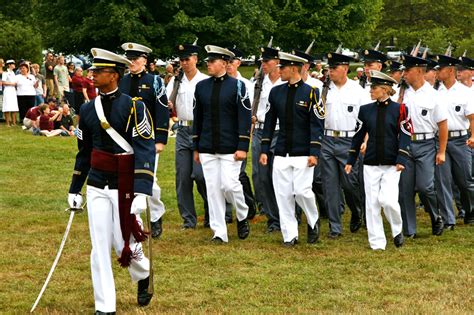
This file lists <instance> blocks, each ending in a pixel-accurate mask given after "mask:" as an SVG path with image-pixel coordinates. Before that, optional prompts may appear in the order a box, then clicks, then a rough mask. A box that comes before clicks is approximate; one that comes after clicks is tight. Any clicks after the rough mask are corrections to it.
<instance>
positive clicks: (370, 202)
mask: <svg viewBox="0 0 474 315" xmlns="http://www.w3.org/2000/svg"><path fill="white" fill-rule="evenodd" d="M399 180H400V172H397V170H396V168H395V166H392V165H379V166H372V165H364V187H365V217H366V220H367V233H368V236H369V244H370V247H371V248H372V249H385V246H386V245H387V240H386V239H385V232H384V230H383V220H382V211H381V208H383V212H384V214H385V218H387V221H388V222H389V224H390V228H391V230H392V237H395V236H397V235H398V234H400V233H401V232H402V216H401V212H400V204H399V203H398V182H399Z"/></svg>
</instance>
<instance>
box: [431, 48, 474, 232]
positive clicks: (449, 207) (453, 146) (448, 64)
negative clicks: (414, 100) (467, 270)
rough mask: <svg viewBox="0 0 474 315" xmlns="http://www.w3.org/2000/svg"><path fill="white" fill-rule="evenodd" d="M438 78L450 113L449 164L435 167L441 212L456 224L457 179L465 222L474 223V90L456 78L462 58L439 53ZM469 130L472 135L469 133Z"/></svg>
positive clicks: (442, 95)
mask: <svg viewBox="0 0 474 315" xmlns="http://www.w3.org/2000/svg"><path fill="white" fill-rule="evenodd" d="M438 63H439V66H440V70H439V73H438V78H439V80H440V81H441V82H442V84H441V85H440V87H439V90H438V94H439V95H438V96H439V99H440V102H441V104H442V105H443V106H444V107H445V108H446V109H447V112H448V145H447V147H446V153H447V154H446V163H444V164H443V165H440V166H438V167H437V169H436V176H437V180H436V183H437V194H438V201H439V206H440V209H441V214H442V216H443V219H444V220H445V223H446V225H447V227H449V228H451V227H452V226H454V225H455V224H456V218H455V215H454V208H453V193H452V190H451V185H450V184H451V182H452V180H454V181H455V183H456V185H457V186H458V187H459V192H460V194H461V203H462V205H463V209H464V210H465V211H466V214H465V217H464V223H466V224H472V223H474V212H473V211H474V180H473V177H472V153H471V148H472V147H474V98H473V97H472V96H473V94H472V91H471V90H469V88H468V87H467V86H465V85H463V84H462V83H459V82H457V81H456V68H455V66H456V65H457V64H458V63H460V60H458V59H456V58H453V57H449V56H444V55H439V56H438ZM468 129H470V133H471V136H469V135H468V131H467V130H468Z"/></svg>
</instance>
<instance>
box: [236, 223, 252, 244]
mask: <svg viewBox="0 0 474 315" xmlns="http://www.w3.org/2000/svg"><path fill="white" fill-rule="evenodd" d="M237 234H238V235H239V238H240V239H241V240H244V239H246V238H247V236H249V234H250V225H249V221H248V220H247V219H243V220H242V221H239V220H237Z"/></svg>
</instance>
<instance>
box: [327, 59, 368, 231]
mask: <svg viewBox="0 0 474 315" xmlns="http://www.w3.org/2000/svg"><path fill="white" fill-rule="evenodd" d="M327 57H328V64H329V77H330V79H331V82H330V84H329V86H328V89H329V90H328V92H327V98H326V101H325V100H324V90H323V95H322V98H323V102H325V106H326V117H325V120H324V139H323V144H322V147H321V162H322V165H321V176H322V179H323V189H324V197H325V199H326V211H327V213H328V218H329V228H330V231H329V234H328V237H329V238H331V239H337V238H339V237H340V236H341V235H342V219H341V214H342V213H341V204H342V203H343V196H342V193H341V188H342V189H343V190H344V195H345V197H346V201H347V205H348V206H349V208H350V210H351V211H352V216H351V222H350V231H351V232H353V233H355V232H357V231H358V230H359V229H360V227H361V225H362V220H361V215H362V207H363V205H362V199H361V198H362V196H361V187H360V184H359V162H356V164H355V165H354V167H353V170H352V172H351V173H350V174H346V173H345V172H344V167H345V165H346V162H347V158H348V152H349V149H350V146H351V141H352V137H353V136H354V135H355V128H354V126H355V125H356V118H357V115H358V113H359V108H360V107H361V106H362V105H364V104H366V103H365V101H366V100H367V97H366V93H365V91H364V89H362V87H361V86H360V85H359V84H358V82H356V81H354V80H350V79H348V77H347V73H348V71H349V63H350V62H351V61H354V59H353V58H351V57H348V56H345V55H342V54H338V53H330V54H328V56H327Z"/></svg>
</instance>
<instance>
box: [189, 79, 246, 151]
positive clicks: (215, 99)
mask: <svg viewBox="0 0 474 315" xmlns="http://www.w3.org/2000/svg"><path fill="white" fill-rule="evenodd" d="M193 114H194V121H193V150H197V151H198V152H200V153H211V154H215V153H221V154H231V153H234V152H235V151H237V150H242V151H248V149H249V141H250V126H251V124H252V121H251V105H250V100H249V98H248V93H247V91H246V89H245V84H244V83H243V82H242V81H240V80H237V79H235V78H232V77H229V76H228V75H227V74H225V75H224V76H222V77H219V78H215V77H210V78H207V79H205V80H202V81H200V82H198V84H197V85H196V91H195V92H194V110H193Z"/></svg>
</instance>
